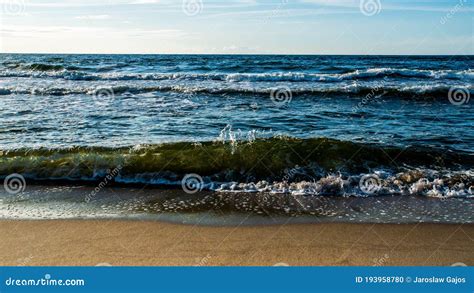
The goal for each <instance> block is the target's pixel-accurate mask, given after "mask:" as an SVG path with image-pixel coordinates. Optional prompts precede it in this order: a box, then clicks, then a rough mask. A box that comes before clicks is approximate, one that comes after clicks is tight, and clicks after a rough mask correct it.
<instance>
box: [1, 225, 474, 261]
mask: <svg viewBox="0 0 474 293" xmlns="http://www.w3.org/2000/svg"><path fill="white" fill-rule="evenodd" d="M0 233H1V235H2V241H1V242H0V260H1V263H0V265H8V266H37V265H42V266H57V265H74V266H95V265H104V266H105V265H111V266H127V265H128V266H138V265H141V266H182V265H186V266H232V265H236V266H242V265H251V266H273V265H290V266H297V265H299V266H302V265H311V266H313V265H316V266H318V265H319V266H349V265H355V266H361V265H363V266H376V265H387V266H390V265H395V266H401V265H408V266H410V265H425V266H450V265H453V264H457V265H460V264H466V265H474V251H473V249H472V248H473V247H474V225H446V224H404V225H395V224H336V223H334V224H333V223H327V224H300V225H279V226H256V227H208V226H192V225H178V224H169V223H163V222H143V221H105V220H102V221H96V220H45V221H5V220H4V221H0Z"/></svg>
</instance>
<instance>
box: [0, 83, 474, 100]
mask: <svg viewBox="0 0 474 293" xmlns="http://www.w3.org/2000/svg"><path fill="white" fill-rule="evenodd" d="M451 88H453V87H452V86H448V85H443V84H434V85H412V86H407V85H400V86H381V85H373V86H372V85H359V84H346V85H336V86H329V87H318V86H312V85H310V86H299V87H298V86H294V85H293V86H291V87H286V86H285V87H278V86H277V87H268V88H262V87H260V88H256V87H239V86H232V85H230V86H229V85H224V86H219V85H209V86H201V85H137V86H135V85H132V84H131V85H110V86H109V85H97V86H87V87H81V86H77V85H75V86H72V87H54V86H49V87H24V86H23V85H20V86H10V87H9V86H5V87H0V95H11V94H26V95H40V96H67V95H78V94H85V95H94V93H96V92H97V91H98V90H100V89H107V90H109V91H110V92H113V93H114V94H115V95H120V94H123V93H132V94H141V93H150V92H176V93H187V94H210V95H256V96H264V97H268V96H269V95H270V94H271V93H272V92H273V91H274V90H276V89H277V90H278V89H284V90H285V91H291V94H292V96H293V97H297V96H298V95H300V96H305V95H316V96H317V95H324V96H331V95H345V96H351V95H357V96H361V95H369V94H370V95H385V96H391V97H399V98H406V99H416V98H422V99H423V98H425V99H429V98H441V99H443V100H446V99H447V97H448V92H449V90H450V89H451ZM459 88H463V89H465V90H466V91H467V92H469V94H470V95H473V94H474V87H473V86H472V85H469V86H459Z"/></svg>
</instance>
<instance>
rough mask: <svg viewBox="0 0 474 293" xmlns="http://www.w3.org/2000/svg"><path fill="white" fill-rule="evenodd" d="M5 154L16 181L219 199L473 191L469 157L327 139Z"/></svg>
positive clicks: (2, 166)
mask: <svg viewBox="0 0 474 293" xmlns="http://www.w3.org/2000/svg"><path fill="white" fill-rule="evenodd" d="M2 153H3V156H1V157H0V177H6V176H8V175H9V174H14V173H17V174H21V175H22V176H24V177H25V178H27V179H29V180H41V181H58V180H66V181H79V182H100V181H101V180H103V179H104V178H106V177H107V176H110V174H111V173H113V174H114V176H112V177H113V178H110V179H109V181H110V182H111V183H122V184H140V185H152V186H160V185H167V186H169V185H176V186H180V185H181V184H182V183H183V178H185V177H186V176H187V175H189V174H195V176H196V178H198V181H199V182H200V184H201V187H202V188H205V189H210V190H213V191H216V192H244V193H252V192H268V193H292V194H293V193H294V194H299V193H301V194H308V195H309V194H313V195H335V196H347V195H356V196H364V195H365V196H367V195H370V194H377V195H385V194H392V195H410V194H417V195H426V196H431V197H439V198H443V197H446V196H471V195H472V192H473V191H474V172H473V170H472V168H473V167H474V155H473V154H471V153H465V152H459V151H457V152H453V151H449V150H446V149H436V148H425V147H423V148H421V147H408V148H404V149H401V148H397V147H387V146H380V145H374V144H357V143H352V142H347V141H338V140H332V139H327V138H313V139H296V138H288V137H279V138H277V137H275V138H269V139H258V140H250V141H230V142H225V141H214V142H198V143H192V142H178V143H168V144H161V145H140V146H134V147H122V148H101V147H94V148H92V147H91V148H86V147H75V148H69V149H54V150H50V149H35V150H8V151H7V150H5V151H3V152H2ZM392 158H396V163H394V162H393V161H392ZM374 170H375V171H374ZM364 176H376V177H369V179H368V180H369V183H370V182H372V183H371V184H376V186H375V187H376V189H377V190H376V192H372V191H370V190H369V192H366V191H364V190H363V188H364V187H363V186H365V185H360V184H361V180H363V178H365V177H364ZM374 178H375V179H374ZM374 182H375V183H374ZM368 188H369V189H371V188H372V187H370V186H369V187H368ZM361 190H362V192H361Z"/></svg>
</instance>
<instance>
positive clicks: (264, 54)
mask: <svg viewBox="0 0 474 293" xmlns="http://www.w3.org/2000/svg"><path fill="white" fill-rule="evenodd" d="M2 54H23V55H35V54H36V55H209V56H211V55H223V56H229V55H235V56H245V55H249V56H256V55H257V56H258V55H261V56H474V52H473V53H469V54H357V53H355V54H330V53H300V54H298V53H51V52H48V53H45V52H0V55H2Z"/></svg>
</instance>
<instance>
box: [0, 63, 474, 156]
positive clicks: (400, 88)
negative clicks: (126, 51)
mask: <svg viewBox="0 0 474 293" xmlns="http://www.w3.org/2000/svg"><path fill="white" fill-rule="evenodd" d="M473 80H474V57H472V56H458V57H454V56H445V57H443V56H436V57H412V56H411V57H410V56H399V57H390V56H373V57H372V56H371V57H367V56H251V55H245V56H223V55H15V54H2V55H0V100H1V103H0V125H1V128H0V149H3V150H7V149H16V148H38V147H50V148H63V147H70V146H110V147H117V146H128V145H135V144H143V143H152V144H155V143H162V142H176V141H209V140H215V139H216V138H218V137H219V135H220V134H221V130H223V129H224V128H225V127H226V126H227V128H226V129H227V130H226V131H228V130H230V127H231V129H232V135H233V136H235V138H236V139H239V138H241V139H242V138H243V139H246V138H247V137H248V136H252V137H253V136H255V137H257V138H258V137H272V136H275V135H288V136H292V137H298V138H312V137H328V138H335V139H338V140H345V141H354V142H361V143H367V142H376V143H381V144H384V145H392V146H393V145H396V146H401V147H407V146H411V145H421V146H433V147H441V148H449V149H453V150H461V151H467V152H472V151H473V150H474V131H473V125H474V114H473V111H472V101H471V102H470V101H469V99H470V98H471V96H472V94H473ZM450 90H451V92H450ZM451 96H452V97H451ZM451 98H452V99H451ZM229 132H230V131H229ZM249 132H250V133H249ZM227 134H229V133H227ZM232 135H231V136H232Z"/></svg>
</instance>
